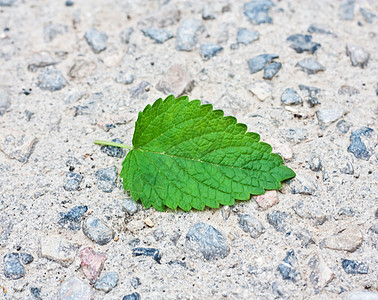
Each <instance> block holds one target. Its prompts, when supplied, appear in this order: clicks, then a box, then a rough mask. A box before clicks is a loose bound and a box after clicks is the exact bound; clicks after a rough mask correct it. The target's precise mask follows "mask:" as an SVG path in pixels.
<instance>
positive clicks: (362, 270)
mask: <svg viewBox="0 0 378 300" xmlns="http://www.w3.org/2000/svg"><path fill="white" fill-rule="evenodd" d="M341 264H342V266H343V269H344V271H345V272H346V273H347V274H367V273H368V272H369V267H368V266H367V265H366V264H365V263H363V262H358V261H355V260H349V259H343V260H342V263H341Z"/></svg>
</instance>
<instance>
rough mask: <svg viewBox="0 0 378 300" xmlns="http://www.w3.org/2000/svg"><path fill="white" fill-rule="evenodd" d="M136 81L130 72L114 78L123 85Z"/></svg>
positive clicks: (119, 74) (121, 73) (120, 73)
mask: <svg viewBox="0 0 378 300" xmlns="http://www.w3.org/2000/svg"><path fill="white" fill-rule="evenodd" d="M134 79H135V76H134V75H133V74H131V73H129V72H123V71H121V72H119V73H118V75H117V76H116V77H115V78H114V80H115V82H117V83H121V84H131V83H133V82H134ZM105 147H106V146H105ZM108 147H109V146H108ZM118 149H120V148H118Z"/></svg>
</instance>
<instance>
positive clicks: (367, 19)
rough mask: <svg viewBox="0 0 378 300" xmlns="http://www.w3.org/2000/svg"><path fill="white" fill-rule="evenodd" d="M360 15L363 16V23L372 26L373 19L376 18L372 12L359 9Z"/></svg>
mask: <svg viewBox="0 0 378 300" xmlns="http://www.w3.org/2000/svg"><path fill="white" fill-rule="evenodd" d="M360 12H361V15H362V16H363V18H364V20H365V22H367V23H369V24H372V23H373V21H374V19H375V18H376V17H377V16H376V15H375V14H373V13H372V12H370V11H368V10H367V9H366V8H363V7H361V8H360Z"/></svg>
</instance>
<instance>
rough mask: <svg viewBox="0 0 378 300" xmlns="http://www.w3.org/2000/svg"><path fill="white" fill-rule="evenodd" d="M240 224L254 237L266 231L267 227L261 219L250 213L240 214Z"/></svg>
mask: <svg viewBox="0 0 378 300" xmlns="http://www.w3.org/2000/svg"><path fill="white" fill-rule="evenodd" d="M238 219H239V226H240V228H241V229H243V231H244V232H246V233H249V234H250V236H251V237H252V238H254V239H256V238H258V237H259V236H260V235H262V234H263V233H264V232H265V228H264V226H263V225H262V223H261V222H260V220H259V219H257V218H255V217H254V216H251V215H248V214H239V216H238Z"/></svg>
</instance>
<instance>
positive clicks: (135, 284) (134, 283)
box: [130, 277, 142, 289]
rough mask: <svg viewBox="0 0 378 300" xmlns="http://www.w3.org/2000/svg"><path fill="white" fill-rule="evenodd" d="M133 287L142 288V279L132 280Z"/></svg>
mask: <svg viewBox="0 0 378 300" xmlns="http://www.w3.org/2000/svg"><path fill="white" fill-rule="evenodd" d="M130 284H131V286H132V287H133V288H134V289H136V288H137V287H138V286H140V285H141V284H142V283H141V282H140V279H139V278H138V277H133V278H131V280H130Z"/></svg>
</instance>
